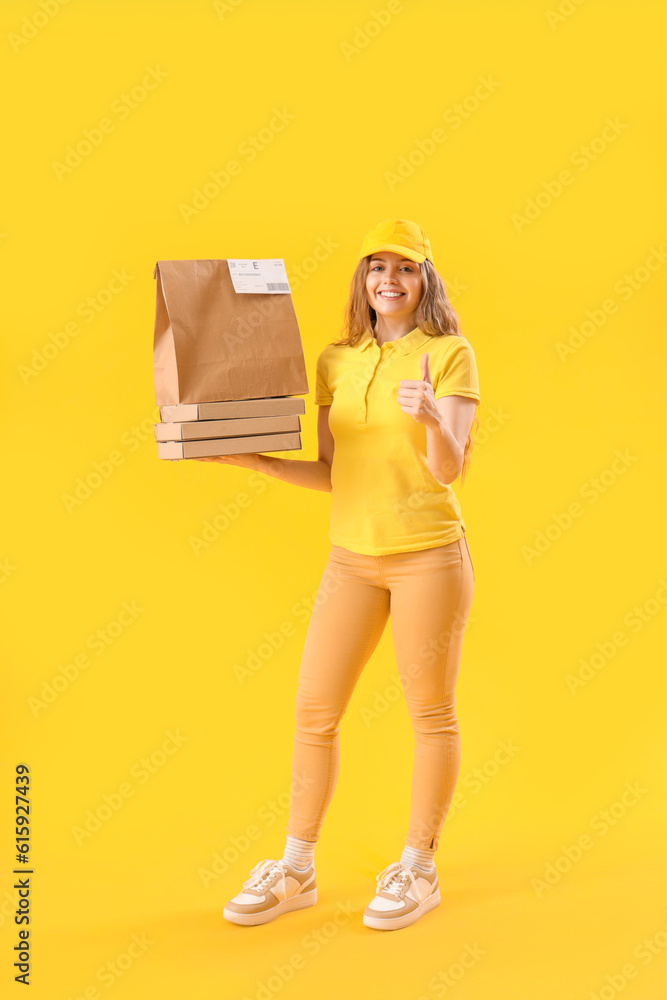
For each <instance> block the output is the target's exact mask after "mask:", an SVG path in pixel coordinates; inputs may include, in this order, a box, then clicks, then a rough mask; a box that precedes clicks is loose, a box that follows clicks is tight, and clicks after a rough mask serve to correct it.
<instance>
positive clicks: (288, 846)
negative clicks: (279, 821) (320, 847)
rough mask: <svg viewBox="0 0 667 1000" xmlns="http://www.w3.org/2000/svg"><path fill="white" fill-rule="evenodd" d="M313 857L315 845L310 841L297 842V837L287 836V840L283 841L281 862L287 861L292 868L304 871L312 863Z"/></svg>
mask: <svg viewBox="0 0 667 1000" xmlns="http://www.w3.org/2000/svg"><path fill="white" fill-rule="evenodd" d="M314 855H315V843H314V842H313V841H310V840H299V838H298V837H292V836H290V834H289V833H288V834H287V839H286V841H285V853H284V854H283V857H282V860H283V861H287V863H288V864H290V865H293V866H294V868H298V869H299V871H305V870H306V868H308V867H309V866H310V865H311V864H313V863H314Z"/></svg>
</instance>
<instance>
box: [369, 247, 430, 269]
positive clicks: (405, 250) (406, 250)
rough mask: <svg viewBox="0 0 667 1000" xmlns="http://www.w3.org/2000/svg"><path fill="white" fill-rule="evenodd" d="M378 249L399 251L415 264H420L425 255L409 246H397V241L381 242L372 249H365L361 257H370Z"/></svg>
mask: <svg viewBox="0 0 667 1000" xmlns="http://www.w3.org/2000/svg"><path fill="white" fill-rule="evenodd" d="M378 250H392V251H393V252H394V253H400V254H402V255H403V256H404V257H408V258H409V260H414V261H415V263H416V264H422V263H423V262H424V261H425V260H426V256H425V254H423V253H419V251H418V250H412V249H410V247H402V246H399V244H398V243H382V244H381V245H380V246H377V247H373V249H372V250H367V251H366V253H363V254H362V255H361V256H362V257H370V256H372V255H373V254H374V253H377V252H378Z"/></svg>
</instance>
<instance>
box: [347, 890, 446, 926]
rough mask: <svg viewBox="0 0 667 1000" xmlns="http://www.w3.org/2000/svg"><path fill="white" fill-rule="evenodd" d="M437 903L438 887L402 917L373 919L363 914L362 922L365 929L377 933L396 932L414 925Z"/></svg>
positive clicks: (438, 899) (438, 897) (438, 898)
mask: <svg viewBox="0 0 667 1000" xmlns="http://www.w3.org/2000/svg"><path fill="white" fill-rule="evenodd" d="M439 902H440V888H439V887H438V888H437V889H436V890H435V892H434V893H432V895H430V896H428V898H427V899H425V900H424V902H423V903H421V905H420V906H418V907H417V909H416V910H413V911H412V912H411V913H406V914H405V916H403V917H373V916H371V915H370V914H366V913H364V917H363V921H364V924H365V925H366V927H373V928H374V929H375V930H378V931H396V930H398V929H399V928H400V927H408V926H409V925H410V924H414V922H415V921H416V920H419V918H420V917H421V916H423V915H424V913H428V911H429V910H433V909H434V908H435V907H436V906H437V905H438V903H439Z"/></svg>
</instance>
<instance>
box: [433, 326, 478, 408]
mask: <svg viewBox="0 0 667 1000" xmlns="http://www.w3.org/2000/svg"><path fill="white" fill-rule="evenodd" d="M451 340H452V341H453V342H452V344H450V345H449V347H448V349H447V351H446V352H445V355H444V357H443V359H442V361H441V362H440V364H441V365H442V370H437V369H436V370H435V371H434V370H433V366H432V365H429V367H430V369H431V378H432V379H433V386H434V388H433V395H434V396H435V398H436V399H441V398H442V397H443V396H468V397H470V398H471V399H476V400H477V402H478V403H479V401H480V395H479V377H478V374H477V362H476V361H475V352H474V351H473V349H472V347H471V346H470V344H469V343H468V341H467V340H466V339H465V338H464V337H456V336H453V337H451ZM436 378H437V382H436Z"/></svg>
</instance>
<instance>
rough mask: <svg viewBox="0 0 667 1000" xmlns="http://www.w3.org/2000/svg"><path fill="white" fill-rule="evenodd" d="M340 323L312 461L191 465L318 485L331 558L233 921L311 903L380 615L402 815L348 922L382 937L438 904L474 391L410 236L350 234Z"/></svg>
mask: <svg viewBox="0 0 667 1000" xmlns="http://www.w3.org/2000/svg"><path fill="white" fill-rule="evenodd" d="M345 327H346V331H345V332H346V336H345V337H344V338H343V339H341V340H339V341H337V342H335V343H331V344H329V345H327V346H326V347H325V348H324V350H323V351H322V352H321V354H320V355H319V357H318V359H317V378H316V388H315V403H316V404H317V405H318V407H319V410H318V440H319V454H318V459H317V461H314V462H312V461H311V462H306V461H303V460H300V459H290V458H276V457H275V456H271V455H260V454H254V455H238V456H236V455H234V456H227V457H225V458H212V459H208V461H219V462H229V463H232V464H236V465H243V466H246V467H247V468H250V469H254V470H257V471H259V472H267V473H268V474H269V475H272V476H276V477H277V478H279V479H282V480H284V481H285V482H289V483H294V484H295V485H298V486H305V487H308V488H310V489H316V490H324V491H325V492H331V529H330V535H329V539H330V541H331V543H332V544H331V550H330V553H329V556H328V561H327V563H326V565H325V567H324V572H323V574H322V579H321V582H320V587H319V591H318V596H317V600H316V602H315V606H314V609H313V611H312V614H311V618H310V622H309V625H308V630H307V633H306V639H305V645H304V650H303V657H302V661H301V667H300V672H299V683H298V690H297V693H296V731H295V735H294V749H293V760H292V785H291V788H292V796H291V806H290V813H289V820H288V823H287V828H286V829H287V836H286V846H285V852H284V854H283V857H282V858H281V859H273V858H267V859H265V860H264V861H261V862H259V863H258V864H257V865H255V867H254V868H253V869H252V870H251V872H250V877H249V878H248V879H247V880H246V881H245V882H244V883H243V889H242V891H241V892H240V893H238V894H237V895H236V896H234V897H233V898H232V899H230V900H229V902H228V903H227V904H226V906H225V908H224V911H223V915H224V916H225V918H226V919H227V920H230V921H232V922H233V923H237V924H262V923H266V922H268V921H269V920H272V919H274V918H275V917H276V916H279V915H280V914H282V913H285V912H286V911H290V910H296V909H300V908H302V907H305V906H311V905H312V904H313V903H315V902H316V900H317V888H316V883H315V869H314V851H315V844H316V843H317V840H318V837H319V835H320V831H321V827H322V823H323V821H324V816H325V813H326V810H327V807H328V805H329V802H330V800H331V797H332V795H333V792H334V788H335V785H336V779H337V776H338V768H339V723H340V721H341V718H342V716H343V714H344V712H345V710H346V707H347V704H348V702H349V699H350V697H351V695H352V692H353V690H354V687H355V685H356V682H357V680H358V678H359V675H360V673H361V671H362V669H363V667H364V666H365V664H366V663H367V662H368V660H369V658H370V656H371V654H372V652H373V650H374V649H375V647H376V646H377V643H378V641H379V639H380V637H381V635H382V633H383V631H384V628H385V625H386V622H387V619H388V617H389V614H390V612H391V620H392V635H393V642H394V649H395V654H396V661H397V666H398V672H399V675H400V678H401V683H402V686H403V690H404V693H405V696H406V699H407V705H408V710H409V713H410V718H411V721H412V725H413V729H414V734H415V753H414V764H413V771H412V788H411V807H410V818H409V825H408V829H407V835H406V839H405V845H404V848H403V851H402V853H401V855H400V858H399V860H398V861H394V862H392V863H391V864H389V865H388V866H387V867H386V868H385V869H384V871H382V872H380V874H379V875H378V876H377V879H376V882H377V885H376V895H375V898H374V899H372V900H371V901H370V902H369V904H368V906H367V907H366V910H365V911H364V915H363V922H364V924H366V925H367V926H368V927H374V928H377V929H381V930H393V929H396V928H399V927H404V926H407V925H408V924H411V923H414V921H415V920H417V919H419V917H420V916H422V914H424V913H426V912H427V911H429V910H431V909H432V908H433V907H435V906H437V905H438V903H439V902H440V892H439V887H438V876H437V873H436V869H435V865H434V855H435V852H436V850H437V848H438V841H439V835H440V831H441V829H442V826H443V824H444V821H445V817H446V815H447V811H448V809H449V805H450V803H451V799H452V796H453V793H454V787H455V784H456V780H457V777H458V772H459V763H460V742H459V726H458V720H457V716H456V712H455V702H456V698H455V694H454V689H455V685H456V679H457V674H458V669H459V661H460V656H461V649H462V642H463V632H464V628H465V624H466V621H467V618H468V614H469V611H470V607H471V604H472V599H473V590H474V572H473V567H472V562H471V558H470V552H469V549H468V544H467V540H466V536H465V531H466V528H465V524H464V522H463V519H462V517H461V510H460V507H459V503H458V501H457V498H456V496H455V494H454V492H453V490H452V488H451V483H453V482H454V480H455V479H457V477H458V476H459V475H461V480H462V481H463V479H464V478H465V471H466V469H467V467H468V465H469V462H470V450H471V448H472V442H473V438H472V428H473V421H474V420H475V419H476V407H477V405H478V403H479V399H480V396H479V384H478V375H477V367H476V363H475V356H474V353H473V350H472V347H471V346H470V344H469V342H468V341H467V340H466V338H465V337H463V336H462V335H461V332H460V330H459V328H458V324H457V319H456V315H455V313H454V311H453V309H452V307H451V305H450V303H449V301H448V298H447V294H446V292H445V287H444V285H443V282H442V279H441V278H440V276H439V275H438V272H437V271H436V270H435V267H434V264H433V255H432V252H431V246H430V243H429V240H428V237H427V236H426V233H425V232H424V230H423V229H422V228H421V227H420V226H417V225H416V224H415V223H413V222H410V221H408V220H405V219H386V220H384V221H383V222H381V223H380V224H379V225H377V226H376V227H374V229H372V230H371V231H370V232H369V233H368V234H367V235H366V237H365V239H364V242H363V245H362V248H361V253H360V259H359V263H358V265H357V268H356V270H355V272H354V275H353V277H352V283H351V289H350V298H349V301H348V304H347V307H346V310H345Z"/></svg>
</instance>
